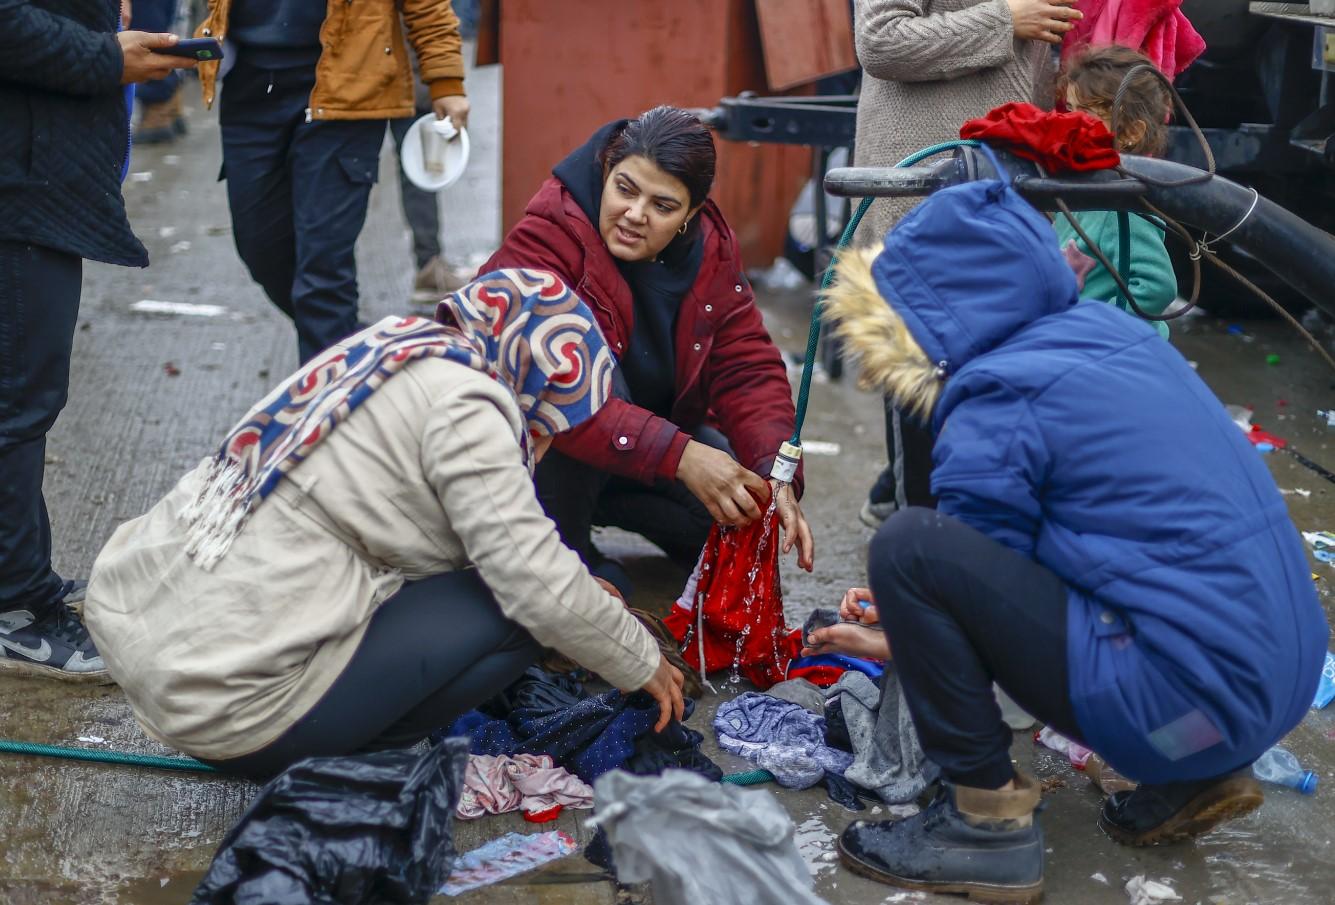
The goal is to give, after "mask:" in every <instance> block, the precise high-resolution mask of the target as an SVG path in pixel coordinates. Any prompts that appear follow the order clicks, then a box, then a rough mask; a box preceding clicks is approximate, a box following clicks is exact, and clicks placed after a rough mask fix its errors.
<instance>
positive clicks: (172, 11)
mask: <svg viewBox="0 0 1335 905" xmlns="http://www.w3.org/2000/svg"><path fill="white" fill-rule="evenodd" d="M176 7H177V0H134V3H133V4H132V5H131V7H130V16H131V18H130V28H133V29H134V30H135V31H147V32H154V33H163V32H169V31H171V30H172V29H173V28H174V27H175V25H176ZM180 84H181V76H180V74H179V73H178V72H177V71H176V70H172V72H171V73H170V74H169V75H167V76H166V77H165V78H161V79H153V80H151V81H148V82H142V83H140V84H139V85H138V86H136V88H135V97H137V98H138V99H139V100H140V101H141V102H142V103H143V104H144V105H145V106H147V105H152V104H161V103H165V102H166V101H169V100H171V97H172V95H173V94H175V93H176V89H177V87H178V86H179V85H180Z"/></svg>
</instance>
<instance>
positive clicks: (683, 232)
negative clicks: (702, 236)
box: [677, 217, 691, 236]
mask: <svg viewBox="0 0 1335 905" xmlns="http://www.w3.org/2000/svg"><path fill="white" fill-rule="evenodd" d="M690 225H691V220H690V218H689V217H688V218H686V219H685V220H683V221H682V224H681V229H679V230H677V235H679V236H684V235H686V227H688V226H690Z"/></svg>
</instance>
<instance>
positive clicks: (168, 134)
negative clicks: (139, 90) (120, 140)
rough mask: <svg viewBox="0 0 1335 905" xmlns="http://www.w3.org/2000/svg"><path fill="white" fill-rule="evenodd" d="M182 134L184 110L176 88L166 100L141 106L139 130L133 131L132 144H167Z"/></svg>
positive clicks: (179, 93) (183, 130)
mask: <svg viewBox="0 0 1335 905" xmlns="http://www.w3.org/2000/svg"><path fill="white" fill-rule="evenodd" d="M184 132H185V116H184V108H183V107H182V105H181V89H180V88H179V87H178V88H177V89H176V92H175V93H174V94H173V95H172V96H171V97H169V98H168V99H167V100H165V101H162V102H161V103H157V104H144V105H143V112H142V113H141V114H140V117H139V128H137V129H135V130H134V142H135V144H138V145H161V144H167V143H168V142H170V141H174V140H175V139H176V136H177V135H181V134H183V133H184Z"/></svg>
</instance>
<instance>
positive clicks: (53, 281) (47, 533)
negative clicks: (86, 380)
mask: <svg viewBox="0 0 1335 905" xmlns="http://www.w3.org/2000/svg"><path fill="white" fill-rule="evenodd" d="M82 276H83V261H82V260H80V259H79V257H78V256H77V255H72V254H68V253H66V252H61V251H54V250H52V249H50V248H43V247H42V246H40V245H29V244H26V243H23V242H8V241H3V240H0V612H4V611H6V610H16V609H26V610H30V611H32V612H33V613H34V614H40V613H41V612H43V611H45V610H47V609H49V608H50V607H51V606H53V605H54V604H55V603H56V599H57V597H58V595H59V593H60V588H61V580H60V577H59V576H58V575H56V573H55V571H54V570H53V569H52V567H51V523H50V521H49V520H48V518H47V512H46V500H45V499H44V498H43V497H42V476H43V472H44V470H45V464H46V434H47V432H48V431H49V430H51V426H52V425H53V424H55V422H56V416H57V415H59V414H60V410H61V409H63V408H64V407H65V399H66V394H67V391H68V389H69V382H70V355H71V351H72V349H73V347H74V327H75V324H76V322H77V321H78V317H79V290H80V284H81V281H82Z"/></svg>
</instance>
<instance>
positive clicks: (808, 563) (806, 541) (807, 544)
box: [769, 480, 816, 572]
mask: <svg viewBox="0 0 1335 905" xmlns="http://www.w3.org/2000/svg"><path fill="white" fill-rule="evenodd" d="M769 486H770V493H776V494H778V509H779V524H780V525H782V526H783V552H784V555H785V556H786V555H787V554H788V551H789V550H791V549H793V545H794V544H796V545H797V564H798V565H799V566H801V567H802V568H804V569H806V570H807V571H808V572H810V571H811V569H812V566H814V565H815V562H816V541H815V539H814V538H813V537H812V536H811V527H810V526H809V525H808V524H807V519H806V516H804V515H803V514H802V507H801V506H799V505H797V496H796V494H794V493H793V485H792V484H781V483H779V482H778V481H774V480H771V481H770V482H769Z"/></svg>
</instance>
